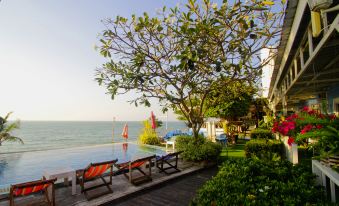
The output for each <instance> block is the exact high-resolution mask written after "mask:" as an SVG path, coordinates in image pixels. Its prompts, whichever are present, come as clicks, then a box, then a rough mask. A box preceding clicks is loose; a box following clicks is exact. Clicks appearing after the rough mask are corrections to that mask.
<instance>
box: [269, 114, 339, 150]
mask: <svg viewBox="0 0 339 206" xmlns="http://www.w3.org/2000/svg"><path fill="white" fill-rule="evenodd" d="M328 126H330V127H334V128H335V129H338V127H339V121H338V118H337V117H336V116H335V115H333V114H331V115H327V114H326V115H325V114H322V113H320V112H318V111H316V110H313V109H310V108H309V107H304V108H303V109H302V111H301V112H300V113H299V114H292V115H290V116H289V117H287V118H286V119H284V118H282V119H281V120H280V121H276V122H275V123H274V125H273V128H272V132H274V133H279V134H281V135H283V136H288V137H289V139H288V144H289V145H291V144H292V143H293V142H295V141H296V142H297V143H299V144H307V141H308V139H309V138H311V139H319V131H323V130H327V129H328Z"/></svg>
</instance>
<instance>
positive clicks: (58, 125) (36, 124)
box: [0, 121, 187, 154]
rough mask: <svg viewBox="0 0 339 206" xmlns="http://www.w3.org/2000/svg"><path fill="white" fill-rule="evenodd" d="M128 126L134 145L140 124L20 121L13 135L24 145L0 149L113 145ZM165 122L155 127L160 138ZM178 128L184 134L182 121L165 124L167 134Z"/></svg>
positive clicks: (24, 149)
mask: <svg viewBox="0 0 339 206" xmlns="http://www.w3.org/2000/svg"><path fill="white" fill-rule="evenodd" d="M125 123H127V124H128V134H129V138H128V140H127V141H132V142H135V141H137V139H138V136H139V134H140V133H141V130H142V127H143V125H142V122H141V121H130V122H114V123H113V122H108V121H96V122H94V121H93V122H90V121H88V122H87V121H21V123H20V129H18V130H16V131H15V132H14V133H13V134H14V135H16V136H18V137H20V138H22V140H23V141H24V144H20V143H11V142H5V143H3V145H2V146H0V154H1V153H15V152H27V151H41V150H50V149H61V148H70V147H80V146H89V145H100V144H107V143H111V142H112V140H113V142H124V141H125V139H124V138H122V135H121V133H122V130H123V127H124V125H125ZM165 124H166V122H163V126H162V127H160V128H157V133H158V134H159V136H164V135H165V134H166V125H165ZM174 129H181V130H183V131H187V127H186V125H185V123H184V122H168V129H167V131H171V130H174Z"/></svg>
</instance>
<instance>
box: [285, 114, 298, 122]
mask: <svg viewBox="0 0 339 206" xmlns="http://www.w3.org/2000/svg"><path fill="white" fill-rule="evenodd" d="M297 118H298V115H297V114H292V115H291V116H289V117H287V118H286V120H287V121H293V120H295V119H297Z"/></svg>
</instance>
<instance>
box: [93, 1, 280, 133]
mask: <svg viewBox="0 0 339 206" xmlns="http://www.w3.org/2000/svg"><path fill="white" fill-rule="evenodd" d="M281 8H283V6H282V7H281ZM281 10H282V9H281ZM282 14H283V12H282V11H281V12H280V11H279V12H274V11H273V10H272V5H270V4H265V3H263V2H262V1H259V0H252V1H246V2H240V1H239V2H238V1H236V2H231V3H228V2H227V1H223V3H222V4H221V5H217V4H215V3H212V2H210V1H209V0H204V1H202V2H200V1H199V3H198V2H197V1H195V0H189V1H188V2H187V4H186V5H185V7H184V8H179V7H175V8H171V9H167V8H166V7H164V8H163V9H162V11H160V12H159V13H158V15H157V16H155V17H150V16H149V15H148V14H147V13H144V14H143V15H142V16H139V17H137V16H136V15H133V16H132V17H131V18H130V19H128V18H125V17H121V16H117V17H116V18H115V19H107V20H105V21H104V24H105V26H106V27H107V29H106V30H104V31H103V32H102V33H101V39H100V45H99V46H98V49H99V50H100V53H101V55H103V56H104V57H105V58H106V60H107V61H106V63H105V64H103V65H102V67H101V68H98V69H97V75H96V80H97V81H98V83H99V84H100V85H104V86H105V87H106V89H107V91H108V93H109V94H110V95H111V96H112V98H114V97H115V96H116V95H119V94H125V93H127V92H130V91H134V92H135V93H136V95H135V97H134V98H133V99H132V100H130V102H131V103H134V104H135V105H136V106H137V105H139V104H143V105H146V106H150V99H151V98H155V99H157V100H159V102H160V104H161V106H162V107H163V111H166V110H168V108H178V109H179V110H180V111H181V112H182V113H183V115H184V116H185V118H186V119H187V121H188V122H189V123H191V125H192V129H193V134H194V135H195V136H197V134H198V133H197V131H198V130H199V129H200V127H201V124H202V123H203V118H204V115H205V112H206V111H205V110H204V108H206V106H205V104H206V99H207V96H208V94H209V93H210V92H212V91H214V87H213V83H214V82H215V81H218V83H219V84H220V86H227V85H229V84H232V83H233V82H237V81H242V82H248V83H249V84H250V83H253V82H254V81H255V80H256V79H257V77H258V76H259V74H260V72H261V71H260V70H261V67H262V64H261V63H260V59H259V51H260V50H261V49H262V48H265V47H271V46H272V45H276V42H275V41H276V40H277V39H278V38H277V37H278V36H279V35H280V30H281V27H280V23H281V21H280V20H281V16H282ZM197 99H198V100H199V104H200V105H198V108H200V109H198V111H194V108H197V107H196V105H195V104H196V102H197V101H196V100H197ZM193 111H194V112H193Z"/></svg>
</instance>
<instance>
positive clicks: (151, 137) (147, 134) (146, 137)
mask: <svg viewBox="0 0 339 206" xmlns="http://www.w3.org/2000/svg"><path fill="white" fill-rule="evenodd" d="M142 123H143V125H144V128H143V129H142V132H141V134H140V135H139V142H140V143H142V144H150V145H158V144H160V140H159V138H158V135H157V133H156V131H155V130H154V129H152V125H151V123H150V121H149V120H145V121H143V122H142Z"/></svg>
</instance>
